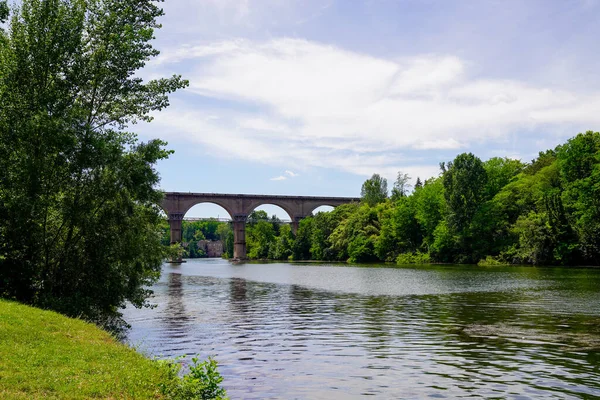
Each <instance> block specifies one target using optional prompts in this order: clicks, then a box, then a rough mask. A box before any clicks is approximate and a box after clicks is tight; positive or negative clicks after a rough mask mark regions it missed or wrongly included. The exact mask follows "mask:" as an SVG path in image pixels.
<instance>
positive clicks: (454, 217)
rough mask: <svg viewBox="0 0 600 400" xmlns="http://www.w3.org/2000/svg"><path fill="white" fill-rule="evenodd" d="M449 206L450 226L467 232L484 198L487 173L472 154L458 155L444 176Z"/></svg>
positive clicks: (445, 193)
mask: <svg viewBox="0 0 600 400" xmlns="http://www.w3.org/2000/svg"><path fill="white" fill-rule="evenodd" d="M443 183H444V196H445V198H446V204H447V205H448V211H449V214H448V226H449V227H450V228H452V229H454V230H456V231H457V232H462V231H463V230H465V229H466V228H467V227H468V226H469V224H470V222H471V219H472V218H473V216H474V215H475V212H476V211H477V208H478V207H479V205H480V204H481V202H482V200H483V198H484V188H485V185H486V184H487V173H486V171H485V168H484V165H483V163H482V162H481V160H480V159H479V158H477V157H475V156H474V155H473V154H471V153H468V154H467V153H463V154H460V155H458V156H457V157H456V158H455V159H454V161H453V162H452V163H449V164H448V168H447V170H446V172H445V173H444V175H443Z"/></svg>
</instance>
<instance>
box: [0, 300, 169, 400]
mask: <svg viewBox="0 0 600 400" xmlns="http://www.w3.org/2000/svg"><path fill="white" fill-rule="evenodd" d="M168 376H169V374H168V368H167V367H166V366H165V365H161V364H159V363H158V362H155V361H152V360H149V359H147V358H145V357H144V356H142V355H141V354H139V353H137V352H136V351H134V350H132V349H130V348H129V347H127V346H125V345H123V344H121V343H119V342H118V341H116V340H115V339H113V338H112V337H111V336H110V335H109V334H108V333H106V332H104V331H103V330H101V329H99V328H97V327H96V326H94V325H92V324H89V323H86V322H83V321H80V320H76V319H72V318H67V317H64V316H62V315H60V314H57V313H54V312H51V311H43V310H39V309H36V308H32V307H28V306H24V305H21V304H18V303H14V302H9V301H4V300H0V399H3V400H4V399H53V398H54V399H88V398H102V399H122V398H125V399H133V398H135V399H160V398H162V396H161V394H160V389H159V384H160V383H161V382H166V381H168V380H169V377H168Z"/></svg>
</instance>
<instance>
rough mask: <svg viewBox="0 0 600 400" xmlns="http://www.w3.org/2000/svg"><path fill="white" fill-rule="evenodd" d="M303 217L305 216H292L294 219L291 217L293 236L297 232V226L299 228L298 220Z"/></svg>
mask: <svg viewBox="0 0 600 400" xmlns="http://www.w3.org/2000/svg"><path fill="white" fill-rule="evenodd" d="M304 218H306V216H298V215H296V216H294V219H292V224H291V225H292V233H293V234H294V236H295V235H296V234H297V233H298V228H300V221H301V220H303V219H304Z"/></svg>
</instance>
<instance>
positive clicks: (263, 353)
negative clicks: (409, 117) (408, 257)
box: [125, 259, 600, 399]
mask: <svg viewBox="0 0 600 400" xmlns="http://www.w3.org/2000/svg"><path fill="white" fill-rule="evenodd" d="M153 289H154V292H155V297H154V299H153V302H154V303H156V304H157V307H156V308H154V309H141V310H138V309H134V308H127V309H126V310H125V318H126V320H127V321H128V322H129V323H130V324H131V325H132V328H131V330H130V332H129V336H128V341H129V343H130V344H132V345H134V346H135V347H137V348H138V349H139V350H141V351H143V352H145V353H147V354H149V355H153V356H157V357H161V358H174V357H177V356H181V355H184V354H187V355H190V356H191V355H196V354H199V355H200V357H201V358H206V357H208V356H209V355H214V356H215V358H216V359H217V361H218V362H219V364H220V367H219V370H220V372H221V374H222V375H223V376H224V378H225V381H224V386H225V387H226V389H227V390H228V394H229V395H230V397H231V398H232V399H242V398H243V399H265V398H281V399H353V398H363V397H365V396H367V395H373V396H376V397H377V398H382V399H393V398H426V397H430V398H459V397H482V398H514V399H527V398H531V399H539V398H561V399H562V398H596V397H597V398H600V270H598V269H585V268H578V269H564V268H531V267H502V268H480V267H476V266H422V267H393V266H389V265H373V266H350V265H331V264H329V265H328V264H287V263H269V264H265V263H249V264H241V265H233V264H230V263H229V262H227V261H225V260H220V259H203V260H189V261H188V262H187V263H185V264H181V265H168V264H166V265H165V266H164V267H163V274H162V277H161V279H160V281H159V282H158V283H157V284H156V285H155V286H154V287H153ZM189 358H190V357H187V359H189Z"/></svg>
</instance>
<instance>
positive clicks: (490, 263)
mask: <svg viewBox="0 0 600 400" xmlns="http://www.w3.org/2000/svg"><path fill="white" fill-rule="evenodd" d="M477 265H478V266H480V267H500V266H503V265H509V264H508V263H507V262H504V261H501V260H498V259H497V258H494V257H492V256H487V257H486V258H485V259H482V260H479V262H478V263H477Z"/></svg>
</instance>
